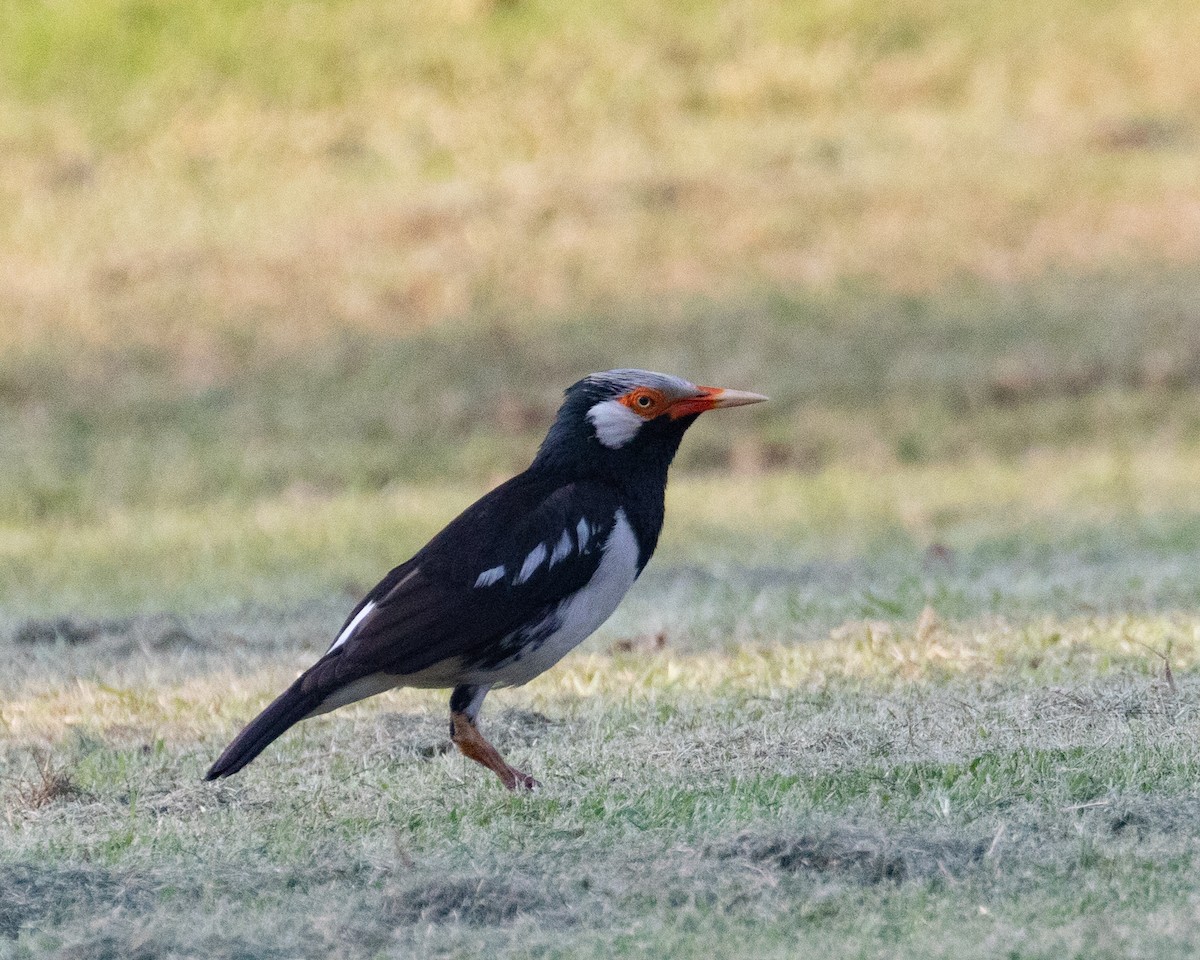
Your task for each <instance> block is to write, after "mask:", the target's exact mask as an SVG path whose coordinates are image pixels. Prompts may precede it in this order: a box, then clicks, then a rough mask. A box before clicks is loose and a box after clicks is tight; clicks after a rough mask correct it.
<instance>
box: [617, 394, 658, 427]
mask: <svg viewBox="0 0 1200 960" xmlns="http://www.w3.org/2000/svg"><path fill="white" fill-rule="evenodd" d="M620 399H621V403H622V404H624V405H625V406H627V407H628V408H629V409H630V410H632V411H633V412H634V413H636V414H637V415H638V416H640V417H645V418H646V419H647V420H649V419H651V418H653V417H657V416H658V415H659V414H660V413H662V412H663V410H665V409H666V407H667V398H666V397H664V396H663V395H662V394H661V393H659V392H658V391H657V390H652V389H651V388H650V387H637V388H636V389H634V390H630V391H629V393H627V394H625V396H623V397H621V398H620Z"/></svg>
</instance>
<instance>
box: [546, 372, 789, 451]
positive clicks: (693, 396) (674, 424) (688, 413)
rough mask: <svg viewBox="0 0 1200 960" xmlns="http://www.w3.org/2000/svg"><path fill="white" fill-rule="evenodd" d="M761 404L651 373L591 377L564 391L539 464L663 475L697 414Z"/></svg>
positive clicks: (754, 397)
mask: <svg viewBox="0 0 1200 960" xmlns="http://www.w3.org/2000/svg"><path fill="white" fill-rule="evenodd" d="M766 399H767V398H766V397H764V396H762V395H761V394H758V393H745V392H743V391H741V390H727V389H724V388H722V387H701V386H697V385H696V384H694V383H689V382H688V381H687V380H684V379H682V378H681V377H673V376H671V375H670V374H666V373H654V372H653V371H650V370H609V371H607V372H606V373H593V374H592V375H591V376H589V377H584V378H583V379H582V380H580V381H579V382H578V383H575V384H572V385H571V386H570V387H568V388H567V391H566V395H565V399H564V400H563V404H562V406H561V407H560V408H559V411H558V416H557V417H556V418H555V421H554V425H553V426H552V427H551V428H550V432H549V433H548V434H547V435H546V439H545V441H543V443H542V447H541V449H540V450H539V451H538V461H541V462H543V463H545V464H547V465H549V464H559V465H572V466H576V467H578V466H586V465H594V466H597V467H601V466H607V467H609V468H616V469H618V470H619V469H622V468H633V467H634V466H635V465H644V466H645V467H650V468H653V467H659V466H660V467H661V468H662V469H663V470H664V471H665V469H666V467H667V466H669V465H670V462H671V460H672V458H673V457H674V456H675V451H676V450H677V449H678V448H679V442H680V441H681V440H682V439H683V434H684V432H685V431H686V430H687V428H688V427H690V426H691V425H692V424H693V423H694V422H695V421H696V418H697V417H698V416H699V415H700V414H702V413H704V412H705V411H707V410H715V409H717V408H719V407H740V406H744V405H745V404H748V403H760V402H761V401H763V400H766ZM535 462H536V461H535Z"/></svg>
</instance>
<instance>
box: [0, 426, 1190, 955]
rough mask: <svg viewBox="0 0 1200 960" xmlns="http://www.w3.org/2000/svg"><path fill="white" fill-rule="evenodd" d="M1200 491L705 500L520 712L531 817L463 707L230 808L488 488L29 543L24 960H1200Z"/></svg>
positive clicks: (1177, 469)
mask: <svg viewBox="0 0 1200 960" xmlns="http://www.w3.org/2000/svg"><path fill="white" fill-rule="evenodd" d="M1129 462H1137V463H1138V464H1141V465H1143V467H1144V469H1139V470H1137V471H1132V472H1131V471H1130V468H1129V466H1128V464H1129ZM1194 472H1195V465H1194V464H1193V463H1192V458H1191V456H1190V455H1186V454H1180V453H1179V452H1178V451H1173V450H1165V451H1164V450H1157V451H1155V450H1151V449H1143V450H1139V451H1136V452H1135V454H1134V456H1133V457H1132V460H1131V461H1127V460H1124V459H1122V458H1120V457H1116V458H1114V457H1112V456H1111V455H1108V456H1093V457H1091V458H1089V457H1080V456H1079V455H1077V454H1075V455H1068V454H1059V455H1051V454H1045V455H1042V456H1040V457H1036V458H1027V459H1025V460H1023V461H1017V462H1014V463H1012V464H1010V465H1009V466H1008V467H1007V468H999V467H998V465H997V464H996V463H995V462H994V461H988V462H983V463H979V464H976V465H963V464H958V465H934V466H915V465H912V466H909V467H906V468H903V469H900V470H897V471H885V472H880V473H875V474H870V473H862V472H854V471H850V470H843V471H840V472H837V471H834V472H827V473H824V474H821V475H818V476H814V477H810V478H803V477H796V476H787V475H779V476H770V475H767V476H763V477H759V478H757V479H746V478H743V479H742V480H739V481H736V482H735V481H731V480H729V479H722V478H711V479H702V478H693V479H688V480H684V481H681V482H679V483H677V484H676V485H674V487H673V489H672V502H671V504H670V508H669V510H670V519H669V527H668V536H667V537H666V538H665V539H664V542H663V544H662V546H661V547H660V551H661V552H660V556H659V558H658V559H657V560H656V561H655V566H654V567H652V568H651V570H650V571H648V573H647V575H646V578H645V580H644V582H643V583H641V584H639V586H638V588H637V590H636V591H635V594H634V595H633V596H631V598H630V600H629V602H628V603H627V604H626V605H624V606H623V607H622V609H621V610H620V611H619V612H618V614H617V615H616V616H615V617H614V619H613V621H612V622H611V623H610V624H608V625H606V626H605V627H604V628H602V630H601V631H600V633H599V635H598V636H597V638H596V639H594V640H592V641H591V642H590V643H589V644H588V646H587V647H586V648H585V650H584V651H582V652H577V653H575V654H573V655H572V656H571V657H570V658H569V659H568V660H567V661H566V662H565V663H564V664H562V665H560V666H559V667H557V668H556V669H554V670H552V671H551V672H549V673H547V674H545V675H543V676H542V677H540V678H538V679H537V680H536V681H534V682H533V683H532V684H530V685H529V686H528V687H525V688H521V689H520V690H516V691H500V692H498V693H496V694H495V695H493V697H492V698H491V699H490V701H489V704H488V707H487V709H486V711H485V723H486V729H487V730H488V731H489V733H490V734H491V735H492V736H493V737H494V739H495V740H496V742H497V743H498V744H499V745H500V746H501V748H502V749H503V750H504V751H505V752H506V753H507V754H508V755H509V756H510V757H511V759H512V760H513V762H515V763H517V764H519V765H521V766H522V767H523V768H525V769H530V770H532V771H533V772H534V773H535V775H537V776H538V777H539V779H541V780H542V782H543V783H544V784H545V787H544V789H542V790H540V791H538V792H537V793H535V794H532V795H518V796H510V795H507V794H505V793H504V792H503V790H502V789H501V788H500V787H499V786H498V785H497V784H496V783H495V782H494V778H491V777H490V776H488V775H486V774H485V773H484V772H483V771H481V770H478V769H476V768H474V767H473V765H470V764H469V763H468V762H467V761H465V760H464V759H463V758H461V757H459V756H458V755H457V754H456V753H454V752H453V751H451V750H447V744H446V732H445V710H446V707H445V695H444V693H441V692H433V691H398V692H395V693H391V694H388V695H386V696H384V697H382V698H379V699H377V700H375V701H371V702H368V703H364V704H360V705H357V706H354V707H351V708H347V709H345V710H342V711H339V712H338V713H336V714H334V715H333V716H331V717H330V718H328V719H324V720H320V721H313V722H311V723H307V724H303V725H301V726H300V727H299V728H297V730H295V731H293V732H292V733H291V734H289V735H288V736H287V737H285V738H284V739H283V740H282V741H280V742H279V743H278V744H276V745H275V746H273V747H272V749H271V750H270V751H269V752H268V753H267V754H266V755H264V757H262V758H261V759H260V760H259V761H257V762H256V763H255V764H254V765H253V766H252V767H250V768H249V769H248V770H247V771H246V772H245V773H244V774H243V775H241V776H239V777H238V778H237V779H235V780H232V781H228V782H221V783H219V784H204V783H201V782H200V780H199V776H200V774H201V772H202V771H203V769H204V768H205V766H206V765H207V764H208V763H209V762H210V761H211V759H212V757H213V756H214V755H215V754H216V752H217V751H219V749H220V748H221V747H222V746H223V744H224V742H225V741H226V740H227V739H228V737H229V736H230V735H231V734H232V732H233V731H234V730H235V729H236V728H237V726H238V725H239V724H240V723H242V722H244V721H245V720H246V719H247V718H249V717H250V716H251V715H252V714H253V713H254V712H255V711H256V710H257V709H259V708H261V706H262V705H264V704H265V703H266V702H267V700H269V699H270V697H272V696H273V695H274V694H275V693H276V692H277V691H278V690H279V689H281V687H282V686H283V685H285V684H286V683H287V682H288V681H289V680H290V678H291V677H292V676H294V674H295V671H296V670H298V669H300V668H301V667H303V666H304V665H305V664H306V663H307V662H310V661H311V660H312V658H313V657H314V656H315V655H316V654H317V653H318V652H319V651H320V649H321V648H322V647H323V645H324V644H325V643H327V641H328V637H329V636H330V635H331V632H332V631H333V630H335V629H336V626H337V623H338V621H339V618H340V617H341V616H342V615H343V614H344V612H345V609H346V608H347V607H348V605H349V604H350V603H351V602H352V598H351V596H350V592H353V591H357V590H359V589H361V587H362V586H363V584H362V583H358V584H354V585H353V586H352V590H350V591H346V590H344V589H343V580H341V579H339V578H345V577H347V576H350V577H354V576H360V575H361V576H366V575H367V573H368V572H374V573H378V572H379V569H380V568H381V567H382V565H383V564H384V563H385V562H386V561H385V558H384V554H385V553H386V554H387V555H388V556H389V558H390V559H395V558H396V557H398V556H399V554H401V553H403V552H404V550H405V549H406V546H407V545H408V544H409V543H410V542H412V543H415V542H416V541H418V540H419V539H420V538H421V537H422V536H423V535H424V534H425V529H424V526H425V525H430V526H435V525H437V524H438V523H439V522H440V519H439V517H440V514H441V513H443V512H445V513H449V512H450V511H452V510H453V509H454V507H455V504H456V503H457V502H460V501H461V499H462V498H463V497H465V496H466V495H467V492H466V491H465V490H464V491H462V492H461V493H460V492H457V491H454V490H438V491H434V492H430V491H421V490H412V491H394V492H392V493H389V494H387V495H386V496H383V497H379V496H368V497H363V498H356V497H346V498H342V499H339V500H334V501H330V502H327V503H317V504H309V505H307V506H306V508H305V509H304V510H303V511H297V510H296V509H295V508H294V507H289V506H287V505H277V506H276V507H273V508H271V509H267V508H266V507H264V506H261V505H260V506H259V507H258V508H257V509H255V510H254V511H252V512H248V513H246V514H243V515H242V516H244V517H245V518H246V519H247V521H252V523H248V525H247V527H243V526H242V524H241V523H240V522H239V521H238V520H237V516H238V515H236V514H235V515H233V517H232V518H230V517H229V516H226V517H224V518H223V520H222V522H219V523H218V522H217V521H216V516H215V515H205V514H204V513H200V514H198V515H194V516H192V517H187V516H175V517H171V516H169V515H165V516H164V515H163V514H162V513H153V514H147V515H145V516H143V517H138V516H136V515H135V516H127V517H124V518H122V517H119V516H118V517H114V518H111V519H110V521H109V525H106V526H102V527H100V528H97V529H95V530H94V531H93V532H92V533H90V534H88V533H86V532H85V531H81V530H80V529H78V528H75V529H72V528H70V527H68V528H67V530H66V531H65V535H66V540H65V542H66V543H68V544H69V547H67V548H63V547H61V546H60V545H59V544H60V543H63V542H64V541H61V540H60V541H57V542H56V541H54V540H52V539H48V538H47V537H46V536H45V533H44V532H43V531H38V530H37V529H36V528H34V529H32V530H31V531H30V532H29V534H30V535H29V537H28V539H27V540H26V541H25V543H26V546H25V550H26V552H25V554H24V555H23V556H24V559H23V561H22V562H23V563H25V564H27V566H26V567H25V569H24V572H22V574H21V575H20V576H16V577H11V578H6V582H8V583H9V584H11V585H14V586H15V585H19V586H15V589H16V593H15V594H10V596H9V597H8V599H7V601H6V604H7V606H6V610H7V611H8V612H7V613H6V614H5V616H6V618H7V627H8V631H9V632H8V633H7V638H8V641H7V643H0V656H2V657H3V661H2V662H0V667H2V669H0V676H2V677H3V678H4V679H3V681H2V683H3V704H4V706H3V707H2V708H0V728H2V729H3V736H2V738H0V782H2V783H3V787H2V788H0V813H2V815H3V817H4V823H5V830H4V833H3V842H2V844H0V873H2V874H3V877H4V881H5V882H4V884H3V887H2V888H0V889H3V890H4V893H3V895H0V936H3V937H4V938H5V939H0V956H6V957H7V956H12V957H22V958H23V957H36V956H43V955H45V956H89V957H93V956H113V957H117V956H122V957H125V956H145V957H152V956H164V955H180V956H191V955H201V954H202V955H205V956H214V957H235V956H247V957H307V956H312V957H317V956H329V955H336V956H345V957H370V956H409V955H416V954H420V955H424V956H444V957H456V956H472V955H476V954H478V953H479V952H480V951H481V950H484V949H487V950H489V951H492V952H494V953H496V954H497V955H499V956H512V957H525V956H540V957H585V956H601V955H604V956H611V955H630V956H638V955H653V956H664V955H670V956H683V957H687V956H698V955H699V954H700V953H701V952H705V953H711V952H712V951H713V950H716V951H718V952H722V953H726V954H728V955H754V956H780V957H782V956H791V955H794V954H795V952H796V951H797V950H801V951H808V950H817V949H820V950H821V951H822V952H823V954H824V955H829V956H834V957H837V956H846V957H855V956H862V955H864V954H865V955H873V954H876V953H879V952H881V951H886V952H887V953H888V955H894V956H913V957H918V956H920V957H928V956H956V957H959V956H967V957H973V956H978V957H985V956H994V955H995V952H996V950H997V949H998V945H1003V948H1004V949H1005V950H1007V951H1009V955H1011V956H1015V957H1051V956H1054V957H1063V956H1067V957H1071V956H1077V957H1084V956H1087V957H1122V956H1140V955H1144V956H1179V957H1184V956H1188V955H1190V953H1191V952H1192V950H1194V946H1195V941H1196V937H1197V933H1196V927H1195V925H1194V920H1193V916H1194V903H1195V899H1196V897H1197V896H1200V881H1198V880H1197V877H1200V872H1198V871H1197V866H1198V863H1197V858H1198V857H1200V848H1197V846H1196V844H1195V842H1194V838H1193V836H1192V833H1193V831H1192V830H1191V828H1190V824H1191V822H1192V820H1193V819H1194V815H1195V809H1196V805H1197V796H1196V790H1195V782H1196V775H1197V761H1196V757H1195V751H1194V743H1195V739H1196V736H1197V733H1198V731H1197V726H1196V724H1197V713H1196V709H1195V702H1196V693H1195V688H1196V677H1197V670H1198V669H1200V645H1198V641H1197V638H1198V637H1200V621H1197V619H1196V616H1195V609H1196V603H1197V593H1196V587H1195V578H1194V577H1192V576H1191V575H1190V574H1189V571H1190V570H1191V569H1193V568H1194V566H1195V562H1196V558H1195V547H1194V544H1195V536H1194V522H1193V521H1192V519H1191V512H1190V510H1191V509H1194V508H1190V507H1189V505H1190V504H1191V502H1192V500H1191V498H1192V497H1193V496H1194V493H1193V485H1192V484H1191V482H1190V478H1191V477H1193V476H1194ZM1085 503H1086V504H1087V507H1086V509H1084V508H1083V507H1082V505H1083V504H1085ZM379 516H389V517H392V518H393V521H392V522H394V523H396V524H398V525H397V526H396V527H395V529H388V528H382V529H381V528H379V527H378V526H374V527H370V532H369V533H368V527H367V526H364V527H363V528H362V530H359V529H358V526H357V525H358V524H360V523H361V524H366V525H369V524H371V523H373V522H374V518H377V517H379ZM150 521H153V522H150ZM205 531H207V533H205ZM322 531H325V532H324V533H323V532H322ZM331 532H333V533H331ZM206 536H207V537H214V536H215V537H216V538H218V539H216V540H210V541H209V543H210V545H209V546H208V547H205V548H204V549H198V548H197V547H198V544H202V543H204V542H205V539H204V538H205V537H206ZM91 538H94V543H95V545H96V546H95V551H96V552H95V553H94V554H93V553H92V552H91V549H92V548H90V547H88V546H87V544H88V543H89V542H91ZM221 538H223V542H221ZM309 538H312V539H311V541H310V540H309ZM306 542H311V544H312V548H311V552H310V551H309V550H308V549H306V547H305V546H304V544H305V543H306ZM934 544H936V545H938V546H939V547H940V549H939V550H937V551H935V552H932V553H931V552H929V550H928V548H929V547H930V546H931V545H934ZM189 545H190V546H189ZM367 545H370V546H369V549H367V552H366V553H365V554H364V553H363V551H364V548H367ZM376 551H378V552H376ZM206 553H208V554H209V555H210V556H211V557H213V558H214V559H213V561H212V563H211V566H207V567H205V568H203V569H201V568H199V567H192V566H190V564H192V563H195V562H196V558H198V557H200V556H203V555H204V554H206ZM181 554H183V563H182V565H178V564H179V558H180V555H181ZM393 554H394V555H393ZM59 557H66V558H69V560H70V565H69V566H67V567H58V566H56V565H55V562H56V560H57V558H59ZM171 557H174V558H176V559H175V560H174V561H173V562H172V561H170V560H168V559H167V558H171ZM306 557H307V558H308V559H306ZM189 558H190V559H189ZM281 560H284V561H287V562H288V565H289V567H290V568H289V569H287V570H286V571H281V570H280V569H279V568H278V567H275V568H273V567H272V566H271V564H274V563H279V562H280V561H281ZM375 564H378V567H377V568H376V569H374V570H369V569H368V568H370V567H371V566H372V565H375ZM177 565H178V566H177ZM120 571H124V573H121V572H120ZM176 576H178V577H179V579H178V580H177V581H174V580H173V578H174V577H176ZM292 577H298V579H299V580H301V581H302V585H300V586H297V585H296V581H294V580H291V579H290V578H292ZM114 578H115V579H114ZM222 578H227V579H222ZM289 583H291V584H292V586H293V589H294V593H292V594H290V596H291V597H292V598H293V599H291V600H290V601H289V600H287V598H288V596H289V594H288V593H287V590H286V587H287V585H288V584H289ZM280 584H283V585H284V592H283V593H274V594H272V593H270V590H269V589H267V588H271V587H273V586H275V587H277V586H278V585H280ZM259 589H263V591H264V592H263V594H262V595H257V594H256V591H257V590H259ZM156 591H158V594H157V596H158V604H159V609H167V610H178V611H184V612H180V613H177V614H165V613H157V614H155V613H146V612H144V611H146V609H147V608H148V607H151V606H153V605H154V604H155V600H154V599H152V598H154V597H155V595H156V594H155V592H156ZM39 592H41V593H43V595H42V596H41V599H38V598H37V596H36V595H37V594H38V593H39ZM256 596H257V599H255V597H256ZM231 600H232V601H234V602H232V603H231V602H230V601H231ZM39 604H41V605H42V607H41V609H44V611H45V612H46V613H49V614H54V615H55V617H57V616H58V613H59V612H61V611H63V610H64V609H70V607H71V606H72V605H76V609H77V611H78V612H77V613H76V614H75V615H73V616H72V617H70V618H66V619H63V618H61V617H59V618H58V619H55V618H54V617H52V618H51V619H48V620H34V621H30V620H28V619H27V617H28V614H29V613H30V612H32V611H36V610H38V609H39ZM105 604H107V605H108V609H109V610H110V611H111V612H110V613H107V614H105V613H102V611H103V610H104V609H105ZM188 611H190V612H188ZM656 632H657V633H660V634H661V637H662V638H661V639H654V638H653V637H652V636H650V634H653V633H656ZM195 904H201V905H202V907H203V915H202V917H198V918H197V917H194V905H195ZM185 905H186V908H185Z"/></svg>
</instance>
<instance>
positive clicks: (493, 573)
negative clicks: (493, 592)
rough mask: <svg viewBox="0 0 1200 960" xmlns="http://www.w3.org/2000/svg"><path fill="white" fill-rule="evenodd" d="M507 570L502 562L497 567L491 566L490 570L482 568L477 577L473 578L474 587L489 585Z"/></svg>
mask: <svg viewBox="0 0 1200 960" xmlns="http://www.w3.org/2000/svg"><path fill="white" fill-rule="evenodd" d="M507 572H508V571H507V570H505V569H504V564H500V566H498V567H492V568H491V569H490V570H484V571H483V573H481V574H480V575H479V576H478V577H476V578H475V586H476V587H490V586H491V585H492V584H493V583H495V582H496V581H497V580H500V579H501V578H502V577H503V576H504V574H506V573H507Z"/></svg>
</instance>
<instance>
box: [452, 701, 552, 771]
mask: <svg viewBox="0 0 1200 960" xmlns="http://www.w3.org/2000/svg"><path fill="white" fill-rule="evenodd" d="M450 732H451V736H450V739H452V740H453V741H454V745H455V746H456V747H458V749H459V750H461V751H462V755H463V756H464V757H467V758H468V759H471V760H474V761H475V762H476V763H481V764H483V765H484V766H485V767H487V768H488V769H489V770H491V771H492V773H494V774H495V775H496V776H498V777H499V778H500V782H501V783H503V784H504V786H505V787H507V788H508V789H509V790H516V789H517V787H524V788H525V789H526V790H532V789H533V788H534V787H540V786H541V784H540V783H538V782H537V781H536V780H534V779H533V777H531V776H530V775H529V774H527V773H522V772H521V771H520V770H518V769H517V768H516V767H510V766H509V765H508V764H507V763H505V762H504V758H503V757H502V756H500V753H499V751H497V750H496V748H495V747H493V746H492V745H491V744H490V743H488V742H487V741H486V740H485V739H484V738H483V734H482V733H480V732H479V728H478V727H476V726H475V723H474V721H472V720H471V718H470V717H468V716H467V715H466V714H465V713H458V712H455V713H451V714H450Z"/></svg>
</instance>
